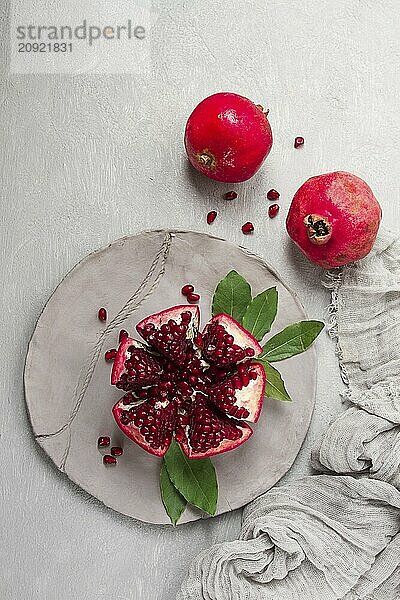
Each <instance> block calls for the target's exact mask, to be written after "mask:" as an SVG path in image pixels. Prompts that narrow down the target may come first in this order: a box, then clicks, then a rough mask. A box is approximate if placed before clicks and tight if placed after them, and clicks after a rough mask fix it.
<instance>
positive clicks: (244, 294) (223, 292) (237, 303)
mask: <svg viewBox="0 0 400 600" xmlns="http://www.w3.org/2000/svg"><path fill="white" fill-rule="evenodd" d="M250 302H251V288H250V284H249V283H248V282H247V281H246V280H245V278H244V277H242V276H241V275H239V273H237V272H236V271H230V273H228V275H227V276H226V277H224V279H221V281H220V282H219V284H218V285H217V288H216V290H215V292H214V298H213V303H212V314H213V316H214V317H215V315H217V314H218V313H225V314H226V315H229V316H230V317H233V318H234V319H236V321H238V322H239V323H241V322H242V318H243V315H244V313H245V312H246V309H247V307H248V306H249V304H250Z"/></svg>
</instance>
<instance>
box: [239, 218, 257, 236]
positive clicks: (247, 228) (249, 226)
mask: <svg viewBox="0 0 400 600" xmlns="http://www.w3.org/2000/svg"><path fill="white" fill-rule="evenodd" d="M242 231H243V233H245V234H246V235H247V234H248V233H253V231H254V225H253V223H250V221H248V222H247V223H245V224H244V225H242Z"/></svg>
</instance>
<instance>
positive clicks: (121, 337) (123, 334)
mask: <svg viewBox="0 0 400 600" xmlns="http://www.w3.org/2000/svg"><path fill="white" fill-rule="evenodd" d="M127 337H129V333H128V332H127V331H125V329H121V331H120V332H119V338H118V342H119V343H121V342H123V341H124V340H126V338H127Z"/></svg>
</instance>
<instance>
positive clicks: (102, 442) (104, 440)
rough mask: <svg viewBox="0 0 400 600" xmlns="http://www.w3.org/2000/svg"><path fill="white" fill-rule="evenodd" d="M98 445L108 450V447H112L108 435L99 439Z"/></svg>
mask: <svg viewBox="0 0 400 600" xmlns="http://www.w3.org/2000/svg"><path fill="white" fill-rule="evenodd" d="M97 445H98V447H99V448H107V446H109V445H110V438H109V437H108V435H103V436H102V437H99V439H98V440H97Z"/></svg>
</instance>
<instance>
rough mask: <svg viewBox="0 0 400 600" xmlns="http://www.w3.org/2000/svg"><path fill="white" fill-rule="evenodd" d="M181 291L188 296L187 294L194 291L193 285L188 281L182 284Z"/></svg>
mask: <svg viewBox="0 0 400 600" xmlns="http://www.w3.org/2000/svg"><path fill="white" fill-rule="evenodd" d="M181 291H182V294H183V295H184V296H188V295H189V294H191V293H192V292H194V287H193V286H192V285H190V283H188V284H187V285H184V286H183V288H182V290H181Z"/></svg>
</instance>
